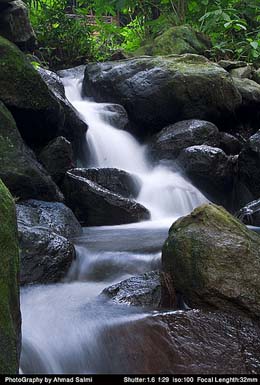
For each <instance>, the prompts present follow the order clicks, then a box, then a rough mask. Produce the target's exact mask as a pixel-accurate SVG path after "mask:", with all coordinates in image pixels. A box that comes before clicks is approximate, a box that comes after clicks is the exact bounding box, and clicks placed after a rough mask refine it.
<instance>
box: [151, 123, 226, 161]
mask: <svg viewBox="0 0 260 385" xmlns="http://www.w3.org/2000/svg"><path fill="white" fill-rule="evenodd" d="M199 144H207V145H213V146H218V145H219V131H218V128H217V127H216V126H215V125H214V124H213V123H210V122H206V121H204V120H194V119H191V120H184V121H181V122H178V123H175V124H172V125H170V126H168V127H165V128H164V129H163V130H161V131H160V132H159V133H158V134H157V135H156V136H155V137H154V138H153V140H152V143H151V146H150V151H151V154H152V156H153V158H155V159H170V160H174V159H175V158H176V157H177V156H178V155H179V154H180V152H181V150H183V149H184V148H186V147H190V146H195V145H199Z"/></svg>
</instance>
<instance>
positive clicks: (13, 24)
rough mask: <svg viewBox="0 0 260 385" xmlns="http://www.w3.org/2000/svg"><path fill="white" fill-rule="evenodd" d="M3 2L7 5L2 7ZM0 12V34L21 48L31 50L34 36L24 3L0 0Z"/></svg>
mask: <svg viewBox="0 0 260 385" xmlns="http://www.w3.org/2000/svg"><path fill="white" fill-rule="evenodd" d="M3 4H4V5H7V6H5V7H3ZM0 12H1V13H0V35H2V36H4V37H5V38H6V39H8V40H10V41H12V42H13V43H15V44H16V45H18V47H19V48H21V49H22V50H25V51H31V50H33V49H34V48H35V43H36V36H35V33H34V31H33V29H32V26H31V23H30V19H29V15H28V10H27V6H26V5H25V3H24V2H23V1H21V0H15V1H1V3H0Z"/></svg>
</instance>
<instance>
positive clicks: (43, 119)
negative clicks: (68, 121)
mask: <svg viewBox="0 0 260 385" xmlns="http://www.w3.org/2000/svg"><path fill="white" fill-rule="evenodd" d="M0 100H2V101H3V102H4V103H5V104H6V105H7V107H8V108H9V109H10V110H11V112H12V113H13V116H14V118H15V120H16V122H17V126H18V129H19V131H20V133H21V135H22V137H23V138H24V139H25V140H26V142H27V143H28V144H29V145H31V146H35V147H36V146H38V145H41V144H43V143H44V144H45V143H47V142H48V141H49V140H51V139H53V138H54V137H55V136H57V135H56V134H57V132H58V129H59V127H60V125H62V124H63V121H64V114H63V111H62V109H61V106H60V104H59V102H58V101H57V99H56V98H55V96H54V95H53V94H52V93H51V92H50V91H49V89H48V87H47V85H46V84H45V83H44V81H43V80H42V79H41V77H40V75H39V74H38V72H37V71H36V70H35V69H34V68H33V66H32V65H31V64H30V62H29V61H28V59H27V58H26V56H25V55H24V54H23V53H22V52H21V51H20V50H19V49H18V48H17V47H16V46H15V45H14V44H12V43H11V42H9V41H8V40H6V39H4V38H3V37H0Z"/></svg>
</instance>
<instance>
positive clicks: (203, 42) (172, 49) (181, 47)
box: [135, 25, 211, 56]
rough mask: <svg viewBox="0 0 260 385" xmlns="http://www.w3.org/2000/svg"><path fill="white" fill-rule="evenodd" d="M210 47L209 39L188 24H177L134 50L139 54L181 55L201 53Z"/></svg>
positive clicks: (136, 54)
mask: <svg viewBox="0 0 260 385" xmlns="http://www.w3.org/2000/svg"><path fill="white" fill-rule="evenodd" d="M210 48H211V42H210V39H209V38H208V37H207V36H206V35H204V34H203V33H201V32H197V31H195V30H194V29H192V28H191V27H190V26H188V25H178V26H175V27H171V28H168V29H167V30H166V31H165V32H163V33H162V34H160V35H159V36H157V37H156V38H155V39H153V40H152V41H148V42H144V43H143V44H142V46H141V47H140V48H139V49H138V50H137V51H136V52H135V56H140V55H150V56H157V55H171V54H177V55H182V54H185V53H193V54H199V55H203V54H205V52H206V51H207V50H209V49H210Z"/></svg>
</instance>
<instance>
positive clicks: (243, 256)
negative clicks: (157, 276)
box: [162, 204, 260, 318]
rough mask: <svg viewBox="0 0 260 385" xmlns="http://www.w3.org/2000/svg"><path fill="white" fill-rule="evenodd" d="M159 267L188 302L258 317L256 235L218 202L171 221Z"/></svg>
mask: <svg viewBox="0 0 260 385" xmlns="http://www.w3.org/2000/svg"><path fill="white" fill-rule="evenodd" d="M162 270H163V271H164V272H166V273H168V274H170V276H171V277H172V282H173V283H174V287H175V289H176V290H177V291H178V292H179V293H181V294H182V295H183V297H184V301H185V302H186V303H187V304H188V305H189V306H192V307H195V308H197V307H199V308H207V309H208V308H218V309H221V310H222V311H227V312H236V313H239V312H243V313H245V314H247V315H251V316H252V317H256V318H259V317H260V281H259V271H260V237H259V235H257V234H256V233H254V232H252V231H250V230H248V229H247V228H246V226H245V225H243V224H242V223H241V222H240V221H239V220H237V219H236V218H234V217H233V216H232V215H231V214H229V213H228V212H227V211H225V210H224V209H223V208H221V207H219V206H215V205H212V204H210V205H203V206H201V207H199V208H197V209H195V210H194V211H193V212H192V213H191V214H190V215H188V216H186V217H183V218H180V219H179V220H177V222H175V223H174V224H173V225H172V227H171V228H170V231H169V237H168V239H167V240H166V242H165V244H164V246H163V253H162Z"/></svg>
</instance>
